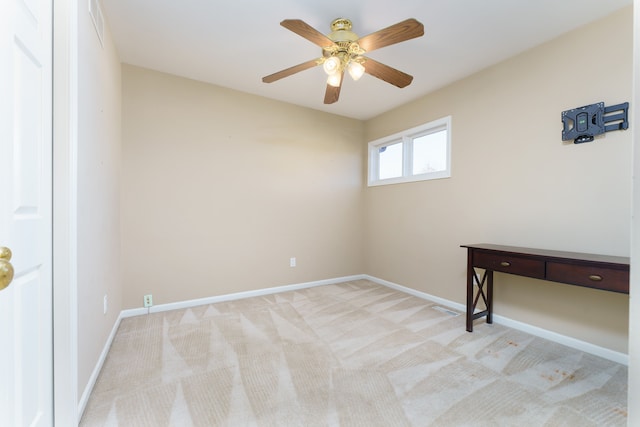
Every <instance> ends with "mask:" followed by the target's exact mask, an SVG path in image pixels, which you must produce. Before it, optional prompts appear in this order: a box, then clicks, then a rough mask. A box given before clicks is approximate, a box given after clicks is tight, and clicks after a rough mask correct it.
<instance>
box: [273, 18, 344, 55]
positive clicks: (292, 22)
mask: <svg viewBox="0 0 640 427" xmlns="http://www.w3.org/2000/svg"><path fill="white" fill-rule="evenodd" d="M280 25H282V26H283V27H285V28H286V29H287V30H291V31H293V32H294V33H296V34H297V35H299V36H302V37H304V38H305V39H307V40H309V41H310V42H311V43H315V44H317V45H318V46H320V47H322V48H325V47H329V46H333V45H334V44H335V43H334V42H333V40H331V39H330V38H329V37H327V36H325V35H324V34H322V33H321V32H320V31H318V30H316V29H315V28H313V27H312V26H310V25H309V24H307V23H306V22H304V21H302V20H301V19H285V20H284V21H282V22H281V23H280Z"/></svg>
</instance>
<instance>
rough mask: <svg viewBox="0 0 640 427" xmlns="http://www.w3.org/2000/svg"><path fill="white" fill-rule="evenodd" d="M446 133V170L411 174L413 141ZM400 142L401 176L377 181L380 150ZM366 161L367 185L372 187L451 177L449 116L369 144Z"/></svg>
mask: <svg viewBox="0 0 640 427" xmlns="http://www.w3.org/2000/svg"><path fill="white" fill-rule="evenodd" d="M443 130H446V131H447V151H446V156H447V158H446V168H445V170H443V171H437V172H427V173H423V174H417V175H414V174H413V171H412V169H413V140H414V139H415V138H419V137H421V136H424V135H429V134H431V133H436V132H440V131H443ZM398 142H401V143H402V145H403V147H402V176H399V177H395V178H387V179H378V177H379V176H380V174H379V163H380V148H381V147H384V146H387V145H393V144H395V143H398ZM368 157H369V161H368V185H369V187H374V186H378V185H389V184H399V183H403V182H415V181H427V180H431V179H441V178H450V177H451V116H447V117H443V118H441V119H438V120H434V121H432V122H429V123H425V124H423V125H420V126H416V127H414V128H411V129H407V130H404V131H402V132H398V133H395V134H393V135H389V136H385V137H384V138H380V139H376V140H375V141H371V142H369V156H368Z"/></svg>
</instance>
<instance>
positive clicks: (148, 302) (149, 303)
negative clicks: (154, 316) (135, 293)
mask: <svg viewBox="0 0 640 427" xmlns="http://www.w3.org/2000/svg"><path fill="white" fill-rule="evenodd" d="M152 305H153V296H152V295H151V294H149V295H145V296H144V307H145V308H148V307H151V306H152Z"/></svg>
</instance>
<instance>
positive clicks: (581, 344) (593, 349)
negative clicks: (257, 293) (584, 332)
mask: <svg viewBox="0 0 640 427" xmlns="http://www.w3.org/2000/svg"><path fill="white" fill-rule="evenodd" d="M364 278H366V279H368V280H371V281H372V282H375V283H378V284H380V285H383V286H387V287H389V288H392V289H395V290H398V291H401V292H405V293H407V294H410V295H413V296H416V297H418V298H422V299H425V300H428V301H433V302H435V303H437V304H440V305H443V306H445V307H449V308H452V309H454V310H458V311H461V312H462V313H466V311H467V308H466V306H465V305H464V304H460V303H457V302H454V301H450V300H447V299H444V298H440V297H436V296H434V295H430V294H427V293H425V292H421V291H417V290H415V289H411V288H407V287H405V286H402V285H398V284H397V283H393V282H389V281H387V280H383V279H379V278H377V277H372V276H368V275H364ZM493 321H494V323H497V324H500V325H504V326H507V327H509V328H513V329H517V330H519V331H523V332H526V333H528V334H531V335H534V336H537V337H540V338H544V339H547V340H549V341H553V342H557V343H559V344H562V345H566V346H567V347H571V348H575V349H576V350H580V351H584V352H585V353H589V354H593V355H595V356H599V357H602V358H603V359H608V360H611V361H613V362H616V363H620V364H623V365H628V364H629V356H628V355H627V354H624V353H620V352H617V351H613V350H610V349H608V348H604V347H600V346H597V345H595V344H591V343H588V342H586V341H581V340H579V339H576V338H573V337H569V336H567V335H562V334H559V333H557V332H553V331H550V330H547V329H543V328H539V327H537V326H534V325H530V324H528V323H523V322H520V321H517V320H513V319H510V318H508V317H504V316H500V315H496V314H494V315H493Z"/></svg>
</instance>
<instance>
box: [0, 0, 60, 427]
mask: <svg viewBox="0 0 640 427" xmlns="http://www.w3.org/2000/svg"><path fill="white" fill-rule="evenodd" d="M51 57H52V0H0V246H5V247H8V248H10V249H11V251H12V252H13V257H12V259H11V263H12V264H13V267H14V270H15V275H14V279H13V282H12V283H11V284H10V285H9V286H8V287H7V288H5V289H4V290H2V291H0V426H12V427H13V426H48V425H51V424H52V423H53V419H52V413H53V410H52V408H53V405H52V403H53V402H52V395H53V392H52V386H53V376H52V361H53V357H52V335H53V334H52V273H51V259H52V249H51V244H52V222H51V185H52V178H51V172H52V170H51V163H52V157H51V156H52V152H51V149H52V120H51V116H52V106H51V102H52V87H51V82H52V71H51V65H52V64H51Z"/></svg>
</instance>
